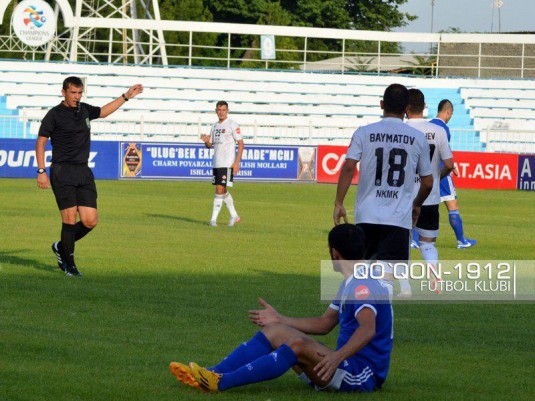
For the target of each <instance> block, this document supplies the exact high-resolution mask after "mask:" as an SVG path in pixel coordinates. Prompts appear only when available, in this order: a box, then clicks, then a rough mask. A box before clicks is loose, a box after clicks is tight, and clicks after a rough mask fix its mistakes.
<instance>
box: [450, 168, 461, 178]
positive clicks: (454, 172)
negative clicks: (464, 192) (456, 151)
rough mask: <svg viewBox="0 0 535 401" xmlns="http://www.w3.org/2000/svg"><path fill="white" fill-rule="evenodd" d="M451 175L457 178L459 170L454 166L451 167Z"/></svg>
mask: <svg viewBox="0 0 535 401" xmlns="http://www.w3.org/2000/svg"><path fill="white" fill-rule="evenodd" d="M451 173H452V174H453V175H454V176H455V177H459V170H457V166H454V167H453V170H451Z"/></svg>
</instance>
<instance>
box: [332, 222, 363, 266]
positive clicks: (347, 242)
mask: <svg viewBox="0 0 535 401" xmlns="http://www.w3.org/2000/svg"><path fill="white" fill-rule="evenodd" d="M329 247H331V248H333V249H336V250H337V251H338V252H339V253H340V255H341V256H342V257H343V258H344V259H346V260H362V259H364V250H365V240H364V231H363V230H362V228H360V227H358V226H356V225H354V224H340V225H338V226H334V227H333V229H332V230H331V231H330V232H329Z"/></svg>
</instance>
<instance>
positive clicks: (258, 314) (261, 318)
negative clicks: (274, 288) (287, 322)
mask: <svg viewBox="0 0 535 401" xmlns="http://www.w3.org/2000/svg"><path fill="white" fill-rule="evenodd" d="M258 302H260V304H261V305H262V306H263V307H264V308H265V309H262V310H250V311H249V320H250V321H251V322H253V323H254V324H256V325H257V326H260V327H264V326H265V325H267V324H270V323H279V322H280V318H281V315H280V314H279V312H277V310H276V309H275V308H274V307H273V306H271V305H270V304H268V303H267V302H266V301H264V300H263V299H262V298H261V297H258Z"/></svg>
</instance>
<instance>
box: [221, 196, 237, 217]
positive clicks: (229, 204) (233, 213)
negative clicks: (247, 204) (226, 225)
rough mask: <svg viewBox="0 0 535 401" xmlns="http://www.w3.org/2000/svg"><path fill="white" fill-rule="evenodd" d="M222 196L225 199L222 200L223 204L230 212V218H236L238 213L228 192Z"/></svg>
mask: <svg viewBox="0 0 535 401" xmlns="http://www.w3.org/2000/svg"><path fill="white" fill-rule="evenodd" d="M224 196H225V197H224V198H223V202H225V205H226V206H227V209H228V211H229V212H230V217H238V213H237V212H236V209H235V208H234V199H232V195H231V194H230V192H227V194H226V195H224Z"/></svg>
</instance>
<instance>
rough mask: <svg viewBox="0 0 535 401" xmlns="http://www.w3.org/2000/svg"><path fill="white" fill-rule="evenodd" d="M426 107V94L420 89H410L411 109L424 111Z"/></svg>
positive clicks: (418, 111) (415, 111) (419, 111)
mask: <svg viewBox="0 0 535 401" xmlns="http://www.w3.org/2000/svg"><path fill="white" fill-rule="evenodd" d="M424 109H425V96H424V94H423V92H422V91H421V90H420V89H414V88H412V89H409V111H410V112H411V113H422V112H423V111H424Z"/></svg>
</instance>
